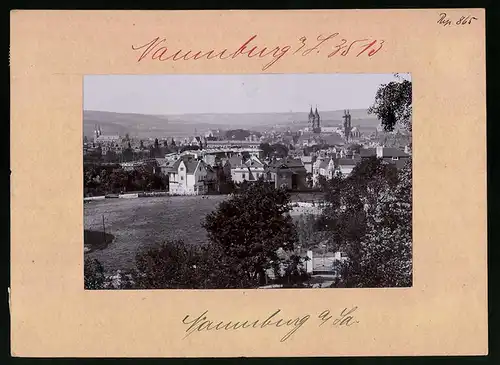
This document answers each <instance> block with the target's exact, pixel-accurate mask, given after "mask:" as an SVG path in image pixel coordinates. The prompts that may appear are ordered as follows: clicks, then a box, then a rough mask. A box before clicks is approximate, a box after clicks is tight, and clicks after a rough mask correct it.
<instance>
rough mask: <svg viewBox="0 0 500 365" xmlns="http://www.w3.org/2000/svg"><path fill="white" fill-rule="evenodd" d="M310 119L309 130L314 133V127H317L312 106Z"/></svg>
mask: <svg viewBox="0 0 500 365" xmlns="http://www.w3.org/2000/svg"><path fill="white" fill-rule="evenodd" d="M308 119H309V130H310V131H311V132H312V131H314V127H315V125H316V121H315V118H314V113H313V108H312V106H311V111H310V112H309V118H308Z"/></svg>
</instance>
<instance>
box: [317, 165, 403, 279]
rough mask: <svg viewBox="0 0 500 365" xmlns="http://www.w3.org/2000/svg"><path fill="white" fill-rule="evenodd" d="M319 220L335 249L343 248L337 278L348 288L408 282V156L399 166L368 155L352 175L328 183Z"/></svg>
mask: <svg viewBox="0 0 500 365" xmlns="http://www.w3.org/2000/svg"><path fill="white" fill-rule="evenodd" d="M325 198H326V200H327V202H328V205H327V207H326V208H325V210H324V212H323V215H322V217H321V220H320V222H319V225H321V226H323V227H326V229H327V230H328V231H329V232H330V233H331V234H330V242H329V244H330V246H331V247H332V248H333V250H334V251H342V252H345V253H347V256H348V257H349V260H348V261H347V262H345V263H344V264H343V265H342V268H341V277H342V279H341V281H342V285H344V286H347V287H394V286H411V283H412V264H411V262H412V261H411V255H412V254H411V253H412V222H411V219H412V218H411V217H412V182H411V161H408V162H407V165H406V166H405V167H404V168H403V169H401V170H400V171H398V170H397V169H396V168H395V166H394V165H392V164H385V163H384V162H383V160H381V159H377V158H371V159H368V160H365V161H362V162H361V163H360V164H359V165H358V166H356V167H355V168H354V170H353V171H352V173H351V175H350V176H348V177H346V178H342V177H334V178H333V179H332V180H330V181H329V182H328V187H327V192H326V194H325Z"/></svg>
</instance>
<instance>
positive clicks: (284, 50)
mask: <svg viewBox="0 0 500 365" xmlns="http://www.w3.org/2000/svg"><path fill="white" fill-rule="evenodd" d="M384 42H385V41H384V40H378V39H368V38H366V39H355V40H351V41H349V40H347V39H345V38H340V39H339V33H332V34H330V35H327V36H324V35H319V36H318V37H316V39H315V40H314V41H313V42H309V41H308V39H307V38H306V37H300V38H299V39H298V42H297V43H296V44H284V45H275V46H271V47H268V46H264V45H261V44H259V42H258V39H257V35H252V36H251V37H249V38H248V39H247V40H245V41H244V42H243V43H241V44H240V45H236V46H235V47H234V48H233V49H230V48H223V49H218V50H216V49H209V50H206V51H204V50H191V49H171V48H170V47H169V46H168V43H167V39H166V38H160V37H156V38H153V39H151V40H150V41H148V42H147V43H144V44H140V45H132V50H134V51H138V52H139V56H138V58H137V62H141V61H143V60H146V59H150V60H154V61H162V62H163V61H189V60H193V61H198V60H202V59H204V60H213V59H219V60H228V59H235V58H237V57H243V56H246V57H248V58H254V59H263V60H264V59H265V60H266V63H265V64H264V65H263V66H262V71H266V70H268V69H269V68H270V67H272V66H273V65H274V64H276V62H278V61H279V60H281V59H282V58H283V57H285V56H286V55H298V56H301V57H307V56H309V55H318V54H326V57H327V58H331V57H333V56H336V55H339V56H343V57H345V56H348V55H353V56H355V57H360V56H367V57H372V56H374V55H375V54H377V53H378V52H379V51H380V50H381V49H382V47H383V45H384Z"/></svg>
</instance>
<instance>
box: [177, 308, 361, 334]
mask: <svg viewBox="0 0 500 365" xmlns="http://www.w3.org/2000/svg"><path fill="white" fill-rule="evenodd" d="M357 309H358V307H352V308H350V309H348V308H344V309H343V310H342V311H341V312H340V313H338V314H330V313H331V312H330V310H324V311H323V312H321V313H320V314H319V315H318V317H317V318H318V319H319V322H316V324H317V325H318V326H322V325H323V324H325V323H330V324H331V326H332V327H350V326H352V325H354V324H357V323H359V321H358V320H357V319H356V318H355V316H354V312H356V310H357ZM263 318H264V319H252V320H248V319H247V320H244V321H241V320H239V321H234V320H216V319H213V318H211V317H210V315H209V314H208V310H206V311H204V312H203V313H201V314H200V315H198V316H196V315H194V316H191V315H186V316H185V317H184V319H183V320H182V323H183V324H184V325H187V326H188V327H187V329H186V331H185V333H186V334H185V336H184V338H187V337H188V336H190V335H191V334H193V333H195V332H204V331H205V332H206V331H220V330H224V331H237V330H243V329H252V328H253V329H264V328H272V327H274V328H281V327H283V328H286V329H287V330H288V331H287V332H286V333H285V334H284V335H283V336H282V337H281V339H280V342H285V341H286V340H288V339H289V338H290V337H292V335H293V334H294V333H295V332H297V331H298V330H299V329H300V328H301V327H302V326H304V325H305V324H306V323H307V322H308V321H309V320H310V319H311V315H310V314H305V315H303V316H296V317H295V316H291V317H290V316H285V315H283V313H282V311H281V309H277V310H276V311H274V312H273V313H272V314H270V315H268V316H266V317H263Z"/></svg>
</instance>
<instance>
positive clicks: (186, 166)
mask: <svg viewBox="0 0 500 365" xmlns="http://www.w3.org/2000/svg"><path fill="white" fill-rule="evenodd" d="M207 174H208V172H207V166H206V164H205V163H204V162H203V161H201V160H197V159H194V158H190V157H188V156H184V157H181V158H179V159H178V160H177V161H176V162H175V163H174V164H173V165H172V167H171V168H170V169H168V179H169V180H168V185H169V193H170V194H172V195H201V194H206V193H207V183H206V182H207V181H206V180H207Z"/></svg>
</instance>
